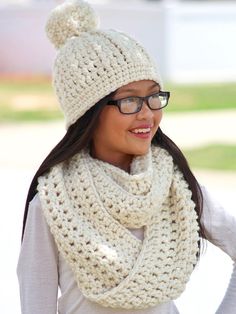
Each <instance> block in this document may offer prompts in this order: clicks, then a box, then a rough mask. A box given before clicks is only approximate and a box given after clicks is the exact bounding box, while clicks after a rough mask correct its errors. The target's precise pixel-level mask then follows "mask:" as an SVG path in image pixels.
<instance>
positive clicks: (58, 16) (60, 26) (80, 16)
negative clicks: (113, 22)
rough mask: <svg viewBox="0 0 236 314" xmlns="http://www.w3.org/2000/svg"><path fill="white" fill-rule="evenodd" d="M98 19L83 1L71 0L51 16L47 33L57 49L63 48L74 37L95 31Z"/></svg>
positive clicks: (56, 9)
mask: <svg viewBox="0 0 236 314" xmlns="http://www.w3.org/2000/svg"><path fill="white" fill-rule="evenodd" d="M97 26H98V17H97V16H96V15H95V12H94V11H93V9H92V8H91V7H90V6H89V4H88V3H87V2H85V1H83V0H70V1H67V2H65V3H63V4H61V5H59V6H57V7H56V8H55V9H54V10H53V11H52V12H51V14H50V16H49V18H48V21H47V24H46V32H47V35H48V38H49V39H50V40H51V42H52V43H53V44H54V45H55V47H56V48H59V47H61V46H63V45H64V44H65V42H66V40H67V39H69V38H71V37H72V36H80V34H82V33H83V32H89V31H92V30H95V29H96V28H97Z"/></svg>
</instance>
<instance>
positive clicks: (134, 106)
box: [120, 97, 139, 113]
mask: <svg viewBox="0 0 236 314" xmlns="http://www.w3.org/2000/svg"><path fill="white" fill-rule="evenodd" d="M138 107H139V99H137V98H135V97H129V98H125V99H122V100H121V101H120V110H121V112H122V113H134V112H137V110H138Z"/></svg>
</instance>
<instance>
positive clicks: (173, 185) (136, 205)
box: [38, 147, 199, 309]
mask: <svg viewBox="0 0 236 314" xmlns="http://www.w3.org/2000/svg"><path fill="white" fill-rule="evenodd" d="M38 181H39V184H38V191H39V196H40V200H41V203H42V208H43V212H44V215H45V217H46V220H47V223H48V225H49V226H50V229H51V232H52V234H53V236H54V238H55V241H56V244H57V246H58V249H59V251H60V252H61V254H62V255H63V257H64V258H65V260H66V261H67V263H68V264H69V265H70V267H71V268H72V270H73V272H74V275H75V280H76V282H77V284H78V287H79V289H80V290H81V292H82V293H83V294H84V296H85V297H87V298H88V299H89V300H91V301H94V302H97V303H99V304H101V305H103V306H106V307H112V308H126V309H143V308H147V307H150V306H154V305H157V304H159V303H162V302H167V301H169V300H173V299H175V298H177V297H178V296H179V295H180V294H181V293H182V292H183V290H184V289H185V285H186V283H187V281H188V280H189V277H190V274H191V272H192V270H193V267H194V265H195V264H196V254H197V252H198V239H199V237H198V223H197V215H196V212H195V210H194V208H195V204H194V202H193V201H192V200H191V191H190V190H189V188H188V185H187V183H186V181H185V180H184V178H183V175H182V173H181V172H180V171H179V170H178V168H177V167H176V166H175V165H174V163H173V160H172V157H171V156H170V155H169V153H168V152H167V151H166V150H164V149H162V148H160V147H151V149H150V151H149V153H148V154H147V155H144V156H139V157H135V158H134V159H133V161H132V164H131V168H130V174H129V173H126V172H125V171H123V170H121V169H119V168H118V167H115V166H113V165H111V164H108V163H106V162H103V161H100V160H97V159H94V158H92V157H91V156H90V155H89V152H88V151H87V150H83V151H81V152H80V153H78V154H77V155H75V156H73V157H72V158H71V159H70V160H69V161H67V162H63V163H61V164H58V165H56V166H54V167H53V168H52V169H51V170H50V172H49V173H47V174H45V175H44V176H42V177H40V178H39V180H38ZM141 227H143V228H144V240H143V241H141V240H139V239H138V238H136V237H135V236H134V235H133V234H132V233H131V232H130V231H129V230H128V229H135V228H141Z"/></svg>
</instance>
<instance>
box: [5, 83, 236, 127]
mask: <svg viewBox="0 0 236 314" xmlns="http://www.w3.org/2000/svg"><path fill="white" fill-rule="evenodd" d="M165 90H169V91H170V92H171V98H170V102H169V105H168V107H167V108H166V111H167V112H177V111H201V110H223V109H236V86H235V84H202V85H174V84H166V86H165ZM27 95H30V96H31V98H32V105H31V106H25V104H24V100H22V104H21V106H20V108H19V107H16V106H15V102H16V101H15V100H16V99H18V98H19V97H21V96H24V97H26V98H27ZM24 97H23V99H25V98H24ZM28 98H29V97H28ZM35 99H37V104H36V103H35ZM45 99H46V100H45ZM27 100H28V101H29V99H27ZM40 101H41V104H42V106H41V105H39V103H40ZM45 101H46V103H45ZM18 102H19V101H18ZM58 118H62V114H61V112H60V110H59V108H58V105H57V101H56V97H55V95H54V91H53V88H52V84H51V81H50V80H49V79H42V80H19V81H17V80H13V81H11V80H5V81H0V122H3V121H28V120H51V119H58Z"/></svg>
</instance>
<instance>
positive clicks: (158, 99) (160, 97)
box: [107, 92, 170, 114]
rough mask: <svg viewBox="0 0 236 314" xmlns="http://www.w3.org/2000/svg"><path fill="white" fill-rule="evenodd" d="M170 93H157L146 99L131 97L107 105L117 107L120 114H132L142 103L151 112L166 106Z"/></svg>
mask: <svg viewBox="0 0 236 314" xmlns="http://www.w3.org/2000/svg"><path fill="white" fill-rule="evenodd" d="M169 98H170V92H159V93H155V94H152V95H149V96H146V97H138V96H132V97H127V98H122V99H117V100H109V101H108V103H107V105H112V106H117V107H118V108H119V111H120V113H123V114H133V113H137V112H139V111H140V110H141V109H142V106H143V103H144V101H145V102H146V103H147V105H148V107H149V108H150V109H151V110H160V109H162V108H164V107H166V106H167V104H168V100H169Z"/></svg>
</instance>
